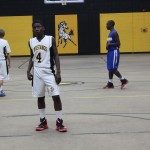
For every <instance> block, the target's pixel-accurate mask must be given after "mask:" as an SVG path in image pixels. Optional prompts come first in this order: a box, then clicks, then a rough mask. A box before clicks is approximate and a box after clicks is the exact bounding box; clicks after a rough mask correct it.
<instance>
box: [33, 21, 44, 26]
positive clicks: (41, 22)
mask: <svg viewBox="0 0 150 150" xmlns="http://www.w3.org/2000/svg"><path fill="white" fill-rule="evenodd" d="M35 23H40V24H41V25H42V26H44V24H43V21H42V20H34V21H33V23H32V27H33V25H34V24H35Z"/></svg>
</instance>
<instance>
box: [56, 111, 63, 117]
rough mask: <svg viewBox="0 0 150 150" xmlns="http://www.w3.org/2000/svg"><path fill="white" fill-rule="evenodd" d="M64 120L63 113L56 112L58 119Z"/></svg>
mask: <svg viewBox="0 0 150 150" xmlns="http://www.w3.org/2000/svg"><path fill="white" fill-rule="evenodd" d="M58 118H59V119H62V111H61V110H60V111H56V119H58Z"/></svg>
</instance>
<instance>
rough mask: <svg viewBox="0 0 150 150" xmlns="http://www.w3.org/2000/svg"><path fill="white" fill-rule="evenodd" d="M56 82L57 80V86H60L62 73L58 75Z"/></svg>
mask: <svg viewBox="0 0 150 150" xmlns="http://www.w3.org/2000/svg"><path fill="white" fill-rule="evenodd" d="M55 80H56V83H57V84H59V83H60V82H61V75H60V73H56V75H55Z"/></svg>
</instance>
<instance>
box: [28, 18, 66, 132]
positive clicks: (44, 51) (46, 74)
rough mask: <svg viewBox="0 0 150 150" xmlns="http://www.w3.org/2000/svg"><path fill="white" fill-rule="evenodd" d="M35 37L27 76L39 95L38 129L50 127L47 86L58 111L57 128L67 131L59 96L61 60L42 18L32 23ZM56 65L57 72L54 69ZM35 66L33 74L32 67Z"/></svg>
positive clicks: (32, 39) (30, 44)
mask: <svg viewBox="0 0 150 150" xmlns="http://www.w3.org/2000/svg"><path fill="white" fill-rule="evenodd" d="M32 29H33V34H34V36H35V37H34V38H31V39H30V40H29V47H30V51H31V57H30V60H29V65H28V70H27V77H28V79H29V80H32V81H33V87H32V94H33V96H34V97H38V100H37V103H38V109H39V114H40V124H39V125H38V126H37V127H36V131H42V130H44V129H47V128H48V124H47V119H46V113H45V108H46V107H45V88H46V89H47V91H48V94H49V96H52V99H53V101H54V109H55V111H56V118H57V120H56V130H58V131H59V132H66V131H67V128H66V127H65V126H64V125H63V120H62V103H61V99H60V96H59V87H58V84H59V83H60V82H61V70H60V61H59V56H58V50H57V47H56V42H55V39H54V37H52V36H48V35H45V34H44V30H45V28H44V26H43V23H42V22H41V21H40V20H36V21H34V22H33V23H32ZM54 64H55V65H56V73H55V70H54ZM32 68H33V75H32V73H31V69H32Z"/></svg>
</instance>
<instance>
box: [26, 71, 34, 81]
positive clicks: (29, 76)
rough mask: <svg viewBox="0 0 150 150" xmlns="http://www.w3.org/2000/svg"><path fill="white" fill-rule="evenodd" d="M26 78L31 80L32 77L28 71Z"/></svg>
mask: <svg viewBox="0 0 150 150" xmlns="http://www.w3.org/2000/svg"><path fill="white" fill-rule="evenodd" d="M27 78H28V80H32V79H33V75H32V74H31V73H30V72H27Z"/></svg>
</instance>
